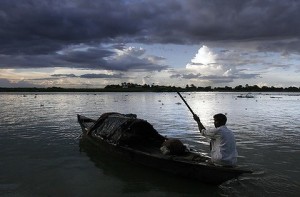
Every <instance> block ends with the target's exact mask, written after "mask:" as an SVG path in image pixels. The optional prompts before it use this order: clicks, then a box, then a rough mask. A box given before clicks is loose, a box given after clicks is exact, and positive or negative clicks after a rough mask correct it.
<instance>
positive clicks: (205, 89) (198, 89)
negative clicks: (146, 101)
mask: <svg viewBox="0 0 300 197" xmlns="http://www.w3.org/2000/svg"><path fill="white" fill-rule="evenodd" d="M177 91H178V92H300V87H299V88H297V87H287V88H282V87H279V88H278V87H266V86H263V87H258V86H256V85H255V86H245V87H243V86H241V85H240V86H236V87H235V88H232V87H227V86H225V87H215V88H212V87H211V86H207V87H195V86H191V87H190V86H186V87H185V88H181V87H175V86H157V85H156V86H149V85H143V86H141V85H137V84H130V86H126V87H124V86H120V85H108V86H106V87H105V88H61V87H49V88H36V87H33V88H21V87H20V88H5V87H0V92H177Z"/></svg>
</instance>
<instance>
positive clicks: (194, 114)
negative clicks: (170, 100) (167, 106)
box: [177, 92, 195, 116]
mask: <svg viewBox="0 0 300 197" xmlns="http://www.w3.org/2000/svg"><path fill="white" fill-rule="evenodd" d="M177 94H178V95H179V96H180V98H181V99H182V100H183V102H184V103H185V105H186V106H187V107H188V108H189V110H190V112H191V113H192V114H193V116H194V115H195V113H194V112H193V110H192V109H191V107H190V106H189V104H188V103H187V102H186V101H185V100H184V98H183V97H182V96H181V94H180V93H179V92H177Z"/></svg>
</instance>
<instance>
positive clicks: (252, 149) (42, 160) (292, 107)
mask: <svg viewBox="0 0 300 197" xmlns="http://www.w3.org/2000/svg"><path fill="white" fill-rule="evenodd" d="M23 94H24V93H22V94H21V93H1V94H0V109H1V113H0V155H1V160H0V169H2V170H1V173H0V195H1V196H2V195H3V196H62V195H64V196H83V195H84V196H99V195H103V194H107V195H116V196H117V195H120V194H122V195H128V196H132V195H138V196H150V195H152V196H155V195H156V196H169V195H172V196H182V195H186V196H199V195H201V194H202V195H203V194H204V196H212V195H213V196H219V195H221V196H228V195H229V196H253V195H261V196H275V195H276V196H298V195H299V194H300V189H299V188H300V178H299V174H300V173H299V171H300V168H299V164H300V157H299V156H298V155H299V152H300V137H299V132H300V123H299V121H298V120H299V119H300V111H299V109H300V96H299V95H298V94H291V93H289V94H282V93H280V94H279V93H278V94H272V95H269V94H265V93H261V94H254V96H255V97H254V98H237V97H236V96H237V95H239V94H238V93H182V95H183V96H184V97H185V99H186V100H187V102H188V103H189V105H190V106H191V108H192V109H193V110H194V112H195V113H197V114H198V115H199V116H200V118H201V120H202V121H203V123H204V124H205V126H208V127H209V126H212V125H213V124H212V121H211V120H212V116H213V115H214V114H215V113H226V114H227V116H228V127H230V128H232V130H233V131H234V133H235V136H236V140H237V146H238V152H239V158H238V161H239V165H241V166H243V167H245V168H250V169H253V170H254V171H255V173H253V174H252V175H247V176H242V177H241V178H240V179H239V180H232V181H229V182H227V183H224V184H222V185H221V186H219V187H214V186H207V185H205V184H202V183H199V182H194V181H190V180H185V179H180V178H177V177H172V176H170V175H165V174H161V173H160V172H156V171H153V170H150V169H144V168H143V167H140V166H134V167H132V164H128V163H126V162H121V161H119V160H118V159H116V160H112V159H111V158H110V155H107V154H104V153H102V152H101V151H100V150H94V149H93V148H91V147H89V146H82V143H80V147H81V150H82V151H81V152H80V147H79V142H80V141H79V138H78V137H79V136H80V133H81V130H80V127H79V124H78V123H77V120H76V114H78V113H79V114H83V115H86V116H88V117H92V118H97V117H98V116H99V115H100V114H102V113H104V112H112V111H116V112H120V113H135V114H137V115H138V117H139V118H142V119H145V120H147V121H148V122H150V123H151V124H153V126H154V127H155V128H156V129H157V130H158V131H159V132H160V133H161V134H163V135H167V136H169V137H177V138H180V139H182V140H183V141H184V143H186V144H189V146H190V147H191V148H195V149H197V150H200V151H203V152H208V142H207V141H206V140H205V139H204V138H203V137H202V136H200V135H199V132H198V131H197V125H196V123H195V122H194V121H193V118H192V115H191V114H190V112H189V110H188V109H187V108H186V106H185V105H184V103H183V102H182V101H181V100H180V98H179V97H178V96H177V95H176V94H175V93H95V94H87V93H42V94H41V93H39V94H37V95H36V94H33V93H27V94H25V96H23ZM99 151H100V152H99Z"/></svg>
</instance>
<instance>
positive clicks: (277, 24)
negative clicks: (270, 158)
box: [0, 0, 300, 70]
mask: <svg viewBox="0 0 300 197" xmlns="http://www.w3.org/2000/svg"><path fill="white" fill-rule="evenodd" d="M299 18H300V1H294V0H285V1H275V0H249V1H237V0H228V1H223V0H212V1H207V0H187V1H179V0H164V1H161V0H151V1H150V0H149V1H140V0H114V1H111V0H76V1H74V0H51V1H36V0H26V1H17V0H1V1H0V68H7V67H25V68H29V67H32V68H33V67H50V66H64V67H80V68H86V67H87V68H105V69H108V68H110V69H112V70H114V69H117V70H128V69H130V68H138V69H141V68H142V67H144V66H145V68H146V69H150V70H151V69H157V70H159V69H164V68H165V67H162V68H161V67H160V66H159V65H156V64H154V63H153V62H151V63H150V62H149V61H147V62H146V63H144V64H141V62H142V61H144V60H146V59H143V58H135V59H134V58H133V60H134V62H133V63H132V64H130V63H129V60H130V59H127V60H128V62H127V64H124V65H120V64H118V65H116V64H115V63H116V61H113V62H109V61H107V60H106V58H107V57H111V55H112V52H111V51H109V50H103V49H100V50H102V51H99V50H98V51H97V50H96V51H95V50H87V51H84V52H83V51H81V52H78V51H77V52H73V53H68V54H63V55H62V54H57V52H58V51H61V50H63V49H64V48H65V47H66V46H71V45H79V44H85V45H87V46H95V45H97V44H99V43H106V44H107V43H114V44H116V45H115V46H114V47H115V48H117V47H118V48H119V49H122V48H123V47H124V45H122V44H120V45H119V43H129V42H143V43H149V44H150V43H174V44H189V43H192V44H199V43H200V42H202V41H218V40H231V41H235V40H239V41H241V40H256V39H260V40H264V39H267V40H270V39H275V38H276V39H279V38H284V39H288V38H294V39H296V41H294V42H291V43H288V44H286V45H284V50H285V52H286V53H288V52H289V51H290V50H292V51H294V52H297V53H299V51H300V49H299V43H298V42H299V41H297V39H298V40H299V35H300V20H299ZM279 44H280V43H279V42H278V43H274V44H273V45H270V46H265V47H264V48H263V47H262V48H261V49H262V50H268V49H271V50H272V49H274V48H275V47H274V46H276V47H277V48H278V49H279V47H278V46H280V45H279ZM96 55H97V56H96ZM43 58H45V59H43ZM137 59H139V60H138V61H137ZM129 65H132V66H129ZM122 66H124V67H125V68H121V67H122Z"/></svg>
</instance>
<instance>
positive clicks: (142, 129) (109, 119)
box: [89, 113, 166, 147]
mask: <svg viewBox="0 0 300 197" xmlns="http://www.w3.org/2000/svg"><path fill="white" fill-rule="evenodd" d="M89 134H90V135H93V136H94V137H101V138H103V139H105V140H107V141H109V142H111V143H113V144H117V145H121V146H124V145H126V146H129V147H139V146H153V147H159V146H160V145H161V144H162V143H163V142H164V141H165V139H166V138H165V137H163V136H162V135H160V134H159V133H158V132H157V131H156V130H155V129H154V128H153V126H152V125H151V124H150V123H148V122H147V121H145V120H142V119H138V118H137V117H136V115H135V114H120V113H105V114H103V115H101V116H100V118H99V119H98V120H97V121H96V122H95V123H94V125H93V126H92V127H91V128H90V130H89Z"/></svg>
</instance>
